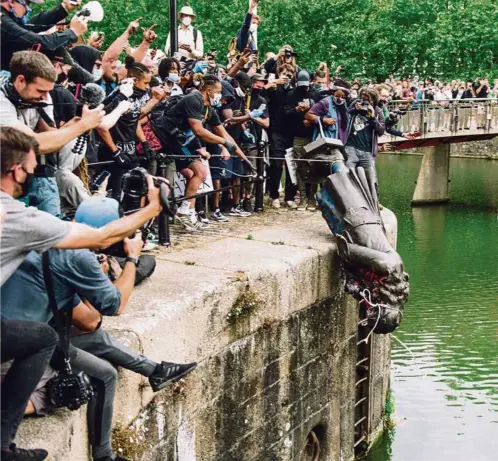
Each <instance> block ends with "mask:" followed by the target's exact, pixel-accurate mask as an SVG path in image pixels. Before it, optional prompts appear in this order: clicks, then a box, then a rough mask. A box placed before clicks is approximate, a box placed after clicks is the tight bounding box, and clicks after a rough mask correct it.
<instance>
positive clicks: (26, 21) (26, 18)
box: [9, 0, 33, 24]
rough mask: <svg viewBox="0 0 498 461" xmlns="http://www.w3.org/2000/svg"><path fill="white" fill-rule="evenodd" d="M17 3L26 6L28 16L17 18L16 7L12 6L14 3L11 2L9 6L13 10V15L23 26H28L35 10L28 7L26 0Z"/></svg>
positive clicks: (19, 0)
mask: <svg viewBox="0 0 498 461" xmlns="http://www.w3.org/2000/svg"><path fill="white" fill-rule="evenodd" d="M17 1H18V2H19V3H20V4H21V5H22V6H24V8H26V14H25V15H24V16H17V15H16V13H15V10H14V6H13V5H12V2H10V1H9V4H10V6H11V8H12V10H11V13H12V15H13V16H14V17H15V18H16V19H17V20H18V21H19V22H20V23H21V24H27V23H28V21H29V18H30V16H31V13H32V11H33V10H32V9H31V8H30V7H29V6H28V4H27V3H26V2H24V0H17Z"/></svg>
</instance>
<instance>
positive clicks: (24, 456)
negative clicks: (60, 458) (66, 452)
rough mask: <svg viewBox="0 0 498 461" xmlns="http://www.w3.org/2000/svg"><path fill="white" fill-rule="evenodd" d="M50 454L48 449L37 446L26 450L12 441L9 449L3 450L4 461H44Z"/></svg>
mask: <svg viewBox="0 0 498 461" xmlns="http://www.w3.org/2000/svg"><path fill="white" fill-rule="evenodd" d="M47 456H48V452H47V450H43V449H41V448H36V449H33V450H24V449H23V448H17V447H16V445H15V444H14V443H12V444H11V445H10V447H9V449H8V450H2V461H43V460H44V459H45V458H46V457H47Z"/></svg>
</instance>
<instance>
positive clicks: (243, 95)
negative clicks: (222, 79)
mask: <svg viewBox="0 0 498 461" xmlns="http://www.w3.org/2000/svg"><path fill="white" fill-rule="evenodd" d="M235 93H237V96H238V97H239V98H245V97H246V94H245V93H244V91H243V90H242V88H240V86H238V87H237V88H235Z"/></svg>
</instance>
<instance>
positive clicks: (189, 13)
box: [178, 6, 196, 19]
mask: <svg viewBox="0 0 498 461" xmlns="http://www.w3.org/2000/svg"><path fill="white" fill-rule="evenodd" d="M178 14H179V16H181V15H182V14H184V15H186V16H192V17H193V18H194V19H195V18H196V15H195V13H194V10H193V9H192V7H190V6H184V7H183V8H182V9H181V10H180V13H178Z"/></svg>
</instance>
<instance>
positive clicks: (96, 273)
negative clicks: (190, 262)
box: [1, 175, 195, 461]
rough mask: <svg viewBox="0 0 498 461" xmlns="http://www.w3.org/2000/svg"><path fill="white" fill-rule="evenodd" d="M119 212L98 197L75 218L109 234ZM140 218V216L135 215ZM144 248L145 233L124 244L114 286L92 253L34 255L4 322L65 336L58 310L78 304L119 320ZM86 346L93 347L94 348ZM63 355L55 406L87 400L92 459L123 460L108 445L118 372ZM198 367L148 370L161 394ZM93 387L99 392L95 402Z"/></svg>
mask: <svg viewBox="0 0 498 461" xmlns="http://www.w3.org/2000/svg"><path fill="white" fill-rule="evenodd" d="M144 179H146V177H145V175H144ZM145 192H146V191H145ZM132 201H133V202H134V200H132ZM119 207H120V205H119V203H118V202H117V201H115V200H112V199H107V198H103V197H102V198H100V197H95V198H92V199H89V200H87V201H86V202H83V203H82V204H81V206H80V207H79V208H78V210H77V212H76V215H75V219H76V222H78V223H86V226H85V227H87V226H88V225H90V226H92V227H94V228H101V229H105V228H106V227H108V226H110V225H112V224H113V223H115V224H118V223H119V222H120V221H121V222H122V220H121V219H119V215H120V212H119ZM123 207H124V208H126V207H125V206H124V205H123ZM137 213H140V211H137V212H136V213H134V214H137ZM80 225H82V224H80ZM90 228H91V227H89V229H90ZM142 247H143V240H142V235H141V234H137V235H136V236H135V238H133V239H129V238H126V239H125V240H124V244H123V246H122V247H121V249H122V251H123V252H124V254H125V255H126V262H125V264H124V268H123V271H122V273H121V275H120V276H119V277H118V278H117V280H116V281H115V282H114V284H113V283H112V282H111V281H110V280H109V278H108V276H107V275H106V274H104V272H103V271H102V268H101V266H100V264H99V261H98V260H97V258H96V257H95V255H94V254H93V253H92V252H90V251H89V250H65V251H62V250H56V249H53V250H50V251H49V252H46V253H44V255H43V256H41V255H39V254H38V253H36V252H31V253H30V254H29V255H28V256H27V257H26V259H25V260H24V261H23V262H22V264H21V265H20V266H19V267H18V268H17V270H16V271H15V272H14V274H12V276H11V277H10V278H9V279H8V280H7V281H6V283H4V284H3V285H2V289H1V299H2V317H3V318H4V319H7V320H25V319H31V320H35V319H36V320H37V321H40V322H48V321H49V320H51V318H52V317H53V318H54V321H55V324H56V327H57V330H58V332H59V334H61V333H62V332H61V327H60V326H59V324H58V315H56V313H55V312H54V310H57V311H61V312H67V311H68V310H69V311H71V309H72V308H73V307H75V306H76V305H78V304H79V299H84V300H85V301H86V302H87V303H89V304H90V305H91V306H93V307H94V308H96V309H97V310H98V311H99V312H100V313H101V314H103V315H119V314H120V313H121V312H122V311H123V310H124V309H125V307H126V304H127V302H128V300H129V298H130V296H131V293H132V291H133V287H134V285H135V276H136V271H137V266H138V264H139V258H140V254H141V250H142ZM75 296H76V297H75ZM27 305H29V307H28V308H27V307H26V306H27ZM54 306H55V307H54ZM69 320H70V318H69ZM86 344H87V347H88V348H91V344H88V342H87V343H86ZM61 347H62V345H61ZM63 352H65V354H66V355H67V357H68V358H69V365H70V368H69V367H68V366H67V365H64V367H62V366H61V365H60V364H59V365H55V364H56V363H57V361H56V360H53V363H54V366H55V367H56V368H57V369H60V370H61V371H60V374H59V377H58V378H57V381H56V382H57V384H55V383H54V384H53V386H52V387H53V389H52V391H51V393H52V397H51V398H52V401H53V402H54V404H55V405H56V406H67V407H68V408H70V409H76V408H79V407H80V406H81V405H82V404H84V403H85V402H86V401H89V409H88V415H89V425H90V431H89V432H90V438H91V444H92V454H93V457H94V459H95V460H99V461H111V460H124V458H120V457H116V456H115V454H114V453H113V452H112V449H111V440H110V437H111V425H112V412H113V400H114V394H115V390H116V379H117V374H116V371H115V369H114V368H113V367H112V366H110V365H109V364H107V362H104V361H102V360H100V359H98V358H97V357H95V356H94V355H92V354H89V353H87V352H85V351H84V350H81V349H77V348H75V347H72V346H69V345H68V346H67V351H64V349H63ZM155 365H157V364H155ZM194 366H195V364H188V365H179V364H172V363H168V364H161V365H158V366H157V367H156V366H154V370H149V371H150V374H149V376H150V378H151V383H152V384H153V385H154V387H155V388H156V390H158V389H159V388H160V387H161V386H162V385H163V384H164V385H166V384H167V383H169V382H171V381H172V380H174V379H175V378H178V377H179V376H180V375H181V376H183V375H184V374H186V373H187V372H188V371H189V370H190V369H192V368H193V367H194ZM156 368H157V369H156ZM81 372H84V375H81ZM92 385H93V387H94V389H95V395H94V396H93V397H92V395H93V390H92ZM66 389H67V392H66Z"/></svg>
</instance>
